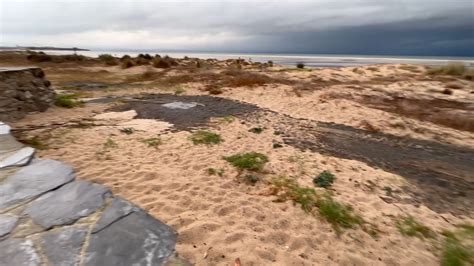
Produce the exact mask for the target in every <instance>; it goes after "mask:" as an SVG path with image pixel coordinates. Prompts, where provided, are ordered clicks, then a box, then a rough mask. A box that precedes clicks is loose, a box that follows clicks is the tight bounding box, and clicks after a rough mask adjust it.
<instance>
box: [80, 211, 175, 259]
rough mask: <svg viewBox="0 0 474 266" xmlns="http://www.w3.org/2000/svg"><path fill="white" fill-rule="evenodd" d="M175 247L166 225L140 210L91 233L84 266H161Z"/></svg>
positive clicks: (171, 233) (172, 236) (173, 235)
mask: <svg viewBox="0 0 474 266" xmlns="http://www.w3.org/2000/svg"><path fill="white" fill-rule="evenodd" d="M175 244H176V233H175V232H174V231H173V230H172V229H171V228H170V227H169V226H167V225H166V224H164V223H162V222H160V221H158V220H156V219H154V218H153V217H151V216H150V215H148V214H147V213H145V212H144V211H141V210H140V211H137V212H133V213H131V214H129V215H127V216H125V217H123V218H121V219H119V220H117V221H116V222H114V223H112V224H111V225H109V226H107V227H105V228H104V229H102V230H101V231H99V232H97V233H94V234H91V236H90V239H89V246H88V247H87V250H86V254H85V265H124V266H125V265H162V264H163V262H164V261H166V260H167V258H168V257H169V256H171V255H173V254H174V247H175Z"/></svg>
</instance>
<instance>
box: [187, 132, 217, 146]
mask: <svg viewBox="0 0 474 266" xmlns="http://www.w3.org/2000/svg"><path fill="white" fill-rule="evenodd" d="M190 139H191V141H192V142H193V143H194V144H195V145H198V144H206V145H213V144H219V143H220V142H222V138H221V136H220V135H219V134H216V133H213V132H210V131H205V130H199V131H196V132H194V133H193V134H192V135H191V137H190Z"/></svg>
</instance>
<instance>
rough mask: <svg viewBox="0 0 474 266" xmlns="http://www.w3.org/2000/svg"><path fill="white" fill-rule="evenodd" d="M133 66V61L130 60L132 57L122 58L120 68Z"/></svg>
mask: <svg viewBox="0 0 474 266" xmlns="http://www.w3.org/2000/svg"><path fill="white" fill-rule="evenodd" d="M133 66H135V63H134V62H133V61H132V59H124V60H122V68H123V69H127V68H131V67H133Z"/></svg>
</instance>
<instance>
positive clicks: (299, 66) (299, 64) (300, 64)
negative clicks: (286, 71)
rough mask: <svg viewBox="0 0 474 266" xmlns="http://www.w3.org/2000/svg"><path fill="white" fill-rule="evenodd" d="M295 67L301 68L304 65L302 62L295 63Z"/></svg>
mask: <svg viewBox="0 0 474 266" xmlns="http://www.w3.org/2000/svg"><path fill="white" fill-rule="evenodd" d="M296 67H297V68H299V69H303V68H304V67H305V65H304V63H297V64H296Z"/></svg>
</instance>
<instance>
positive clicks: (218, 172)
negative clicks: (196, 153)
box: [206, 168, 224, 176]
mask: <svg viewBox="0 0 474 266" xmlns="http://www.w3.org/2000/svg"><path fill="white" fill-rule="evenodd" d="M206 171H207V174H208V175H218V176H223V175H224V169H215V168H207V170H206Z"/></svg>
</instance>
